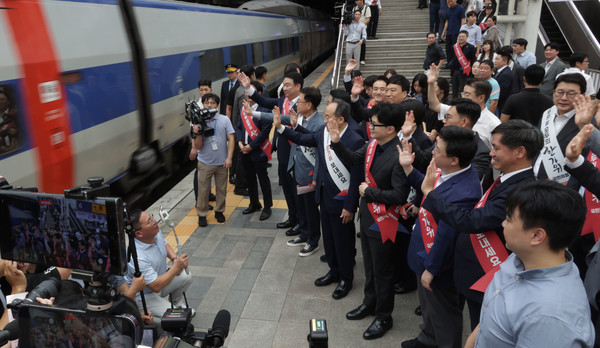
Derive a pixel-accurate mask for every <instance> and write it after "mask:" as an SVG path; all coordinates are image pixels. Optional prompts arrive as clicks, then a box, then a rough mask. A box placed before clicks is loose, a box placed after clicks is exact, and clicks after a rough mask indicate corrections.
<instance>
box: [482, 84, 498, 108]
mask: <svg viewBox="0 0 600 348" xmlns="http://www.w3.org/2000/svg"><path fill="white" fill-rule="evenodd" d="M487 81H488V82H489V83H490V85H492V93H490V97H489V98H488V100H487V101H486V102H485V106H486V107H488V108H489V107H490V104H491V103H492V100H498V99H500V84H499V83H498V81H496V79H495V78H493V77H490V79H489V80H487Z"/></svg>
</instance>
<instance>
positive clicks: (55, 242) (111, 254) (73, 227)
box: [0, 191, 126, 274]
mask: <svg viewBox="0 0 600 348" xmlns="http://www.w3.org/2000/svg"><path fill="white" fill-rule="evenodd" d="M0 230H1V231H2V233H1V234H0V245H1V252H2V259H5V260H16V261H23V262H29V263H34V264H42V265H46V266H56V267H65V268H71V269H80V270H86V271H98V272H102V273H111V274H124V272H125V270H126V268H125V267H126V263H125V240H124V233H123V203H122V201H121V199H120V198H98V199H95V200H77V199H68V198H65V197H64V196H62V195H56V194H47V193H33V192H24V191H0Z"/></svg>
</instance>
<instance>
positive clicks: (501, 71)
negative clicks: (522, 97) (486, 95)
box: [494, 48, 515, 115]
mask: <svg viewBox="0 0 600 348" xmlns="http://www.w3.org/2000/svg"><path fill="white" fill-rule="evenodd" d="M510 56H511V54H510V53H509V52H508V51H506V50H505V49H502V48H501V49H499V50H498V51H496V57H495V58H494V67H495V68H496V73H495V74H494V78H495V79H496V81H498V84H499V85H500V97H499V98H498V108H497V109H496V110H498V112H497V113H496V115H500V113H501V112H502V108H503V107H504V103H506V100H507V99H508V97H510V96H511V95H512V94H513V93H514V91H513V81H514V79H515V76H514V74H513V72H512V71H511V70H510V68H509V67H508V62H509V61H510Z"/></svg>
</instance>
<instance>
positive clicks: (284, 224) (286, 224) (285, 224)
mask: <svg viewBox="0 0 600 348" xmlns="http://www.w3.org/2000/svg"><path fill="white" fill-rule="evenodd" d="M294 226H296V223H295V222H293V221H292V220H290V219H287V220H285V221H284V222H280V223H278V224H277V228H292V227H294Z"/></svg>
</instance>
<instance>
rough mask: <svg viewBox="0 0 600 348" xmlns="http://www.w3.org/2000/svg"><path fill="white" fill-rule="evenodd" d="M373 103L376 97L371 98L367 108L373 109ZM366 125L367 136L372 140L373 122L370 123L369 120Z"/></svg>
mask: <svg viewBox="0 0 600 348" xmlns="http://www.w3.org/2000/svg"><path fill="white" fill-rule="evenodd" d="M373 105H375V99H371V100H369V103H368V104H367V109H372V108H373ZM365 126H366V127H367V138H368V139H369V140H371V138H372V137H371V124H370V123H369V121H366V123H365Z"/></svg>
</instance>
